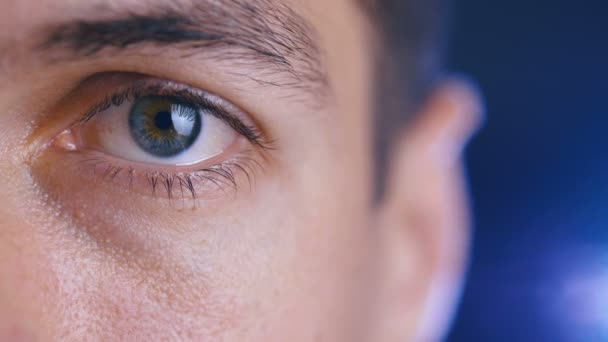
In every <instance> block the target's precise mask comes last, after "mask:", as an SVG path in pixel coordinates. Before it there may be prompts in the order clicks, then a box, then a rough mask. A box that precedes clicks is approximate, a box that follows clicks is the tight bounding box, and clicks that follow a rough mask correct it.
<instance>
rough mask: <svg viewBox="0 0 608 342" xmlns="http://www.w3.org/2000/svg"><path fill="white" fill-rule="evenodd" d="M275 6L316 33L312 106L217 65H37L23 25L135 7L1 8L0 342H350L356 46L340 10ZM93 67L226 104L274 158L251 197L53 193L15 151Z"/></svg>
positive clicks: (363, 191)
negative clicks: (269, 143) (202, 91)
mask: <svg viewBox="0 0 608 342" xmlns="http://www.w3.org/2000/svg"><path fill="white" fill-rule="evenodd" d="M252 1H254V0H252ZM260 1H261V0H260ZM102 3H104V4H105V5H101V4H102ZM284 3H285V4H286V5H287V6H289V7H290V8H293V9H294V10H295V11H296V12H298V13H300V14H301V16H302V17H303V18H304V19H306V20H307V21H308V22H310V24H311V27H312V28H314V30H315V31H316V32H315V40H316V42H317V44H318V47H319V50H320V52H321V61H322V65H323V67H324V70H326V72H327V78H328V84H329V88H328V90H327V92H328V94H329V96H328V98H329V100H328V101H327V102H326V103H325V104H324V105H322V106H321V105H311V103H310V102H309V101H298V100H297V99H298V97H297V96H287V95H288V94H287V93H286V90H285V89H283V88H281V87H269V86H260V85H259V84H257V83H256V82H252V81H251V80H241V79H239V78H238V77H237V76H235V75H234V74H235V73H233V72H232V71H234V68H238V67H239V66H234V65H232V64H230V63H224V62H223V61H222V60H219V59H218V58H214V57H209V58H204V59H197V58H185V57H184V58H183V59H182V58H181V57H180V55H179V54H173V53H172V51H171V50H168V51H167V52H166V55H162V54H159V55H156V56H150V55H147V54H144V55H138V54H130V55H127V56H126V57H123V56H121V58H113V57H111V56H110V57H104V58H100V59H91V60H88V61H87V60H84V61H71V62H70V63H56V64H53V65H47V64H45V63H43V62H41V61H42V57H41V55H40V52H34V51H32V49H31V48H32V46H34V45H35V44H34V43H33V42H35V41H36V39H37V37H36V35H38V34H40V32H41V31H40V27H45V25H47V24H49V23H50V24H59V23H62V22H63V21H65V20H70V19H72V18H80V19H87V18H92V17H97V16H102V17H103V16H104V14H102V13H103V10H102V9H103V8H104V7H105V6H111V7H115V8H122V7H124V8H129V10H125V13H126V12H137V11H138V10H140V9H141V8H142V6H143V7H146V5H144V4H142V1H139V0H137V1H136V0H133V1H127V0H124V1H123V0H114V1H111V2H100V3H99V4H95V3H93V2H92V1H85V2H83V1H80V0H73V1H68V0H19V1H17V0H14V1H13V0H8V1H7V0H4V1H3V5H4V6H3V10H2V12H0V47H2V48H1V51H7V52H10V53H7V54H6V55H5V57H4V59H3V60H2V61H0V70H1V72H0V160H1V162H0V175H1V177H0V197H1V198H2V199H3V200H2V201H3V202H2V206H1V207H0V340H17V339H19V338H23V339H28V338H31V339H35V340H183V339H185V340H204V341H212V340H218V341H298V340H301V341H341V340H343V341H356V340H360V339H363V336H364V334H365V329H366V327H365V324H360V322H366V321H367V319H366V318H367V317H365V313H366V312H369V310H368V309H369V308H368V307H367V305H366V303H367V302H368V300H370V299H369V298H368V296H369V292H367V291H366V290H368V289H367V287H366V286H367V285H369V284H366V283H365V282H364V281H362V280H363V279H366V278H367V279H369V278H373V276H371V275H370V273H369V272H368V271H369V269H368V266H370V265H368V264H367V262H369V260H370V259H372V258H371V257H370V253H372V251H371V250H372V248H373V247H372V246H373V243H372V242H371V241H373V235H372V234H371V232H370V229H369V226H368V222H369V218H368V208H369V200H370V189H371V181H370V180H371V179H370V177H371V172H370V169H371V166H372V165H371V161H370V153H371V152H370V145H371V138H370V133H371V130H370V129H369V126H370V122H371V120H370V119H371V118H370V86H371V79H372V77H371V72H370V69H371V65H372V63H371V62H370V56H371V53H370V51H369V49H370V48H369V47H370V44H368V38H367V37H368V34H369V32H368V30H367V28H366V24H365V19H364V16H363V14H362V13H360V10H359V8H358V7H357V6H356V5H355V3H354V2H352V1H350V0H332V1H326V0H300V1H296V0H293V1H287V0H284ZM108 4H109V5H108ZM131 9H132V10H131ZM248 67H249V66H245V67H244V68H245V70H238V74H240V73H245V72H246V71H247V68H248ZM107 70H119V71H129V72H140V73H144V74H150V75H152V76H155V77H161V78H169V79H175V80H176V81H178V82H184V83H188V84H194V85H197V86H200V87H201V88H208V89H207V90H209V91H212V92H215V93H218V94H219V95H221V96H223V97H225V98H229V99H231V100H234V101H235V102H237V103H238V105H240V106H242V107H245V108H246V109H247V110H248V112H251V113H253V115H254V116H255V120H256V121H257V122H261V123H262V124H263V125H264V126H265V127H266V128H267V129H268V130H269V131H271V132H272V134H273V138H275V139H276V141H277V145H278V148H277V150H276V151H273V152H272V153H273V155H272V158H273V160H274V162H273V163H272V164H271V165H270V166H268V167H266V168H265V170H264V171H263V172H261V173H260V174H259V175H257V178H256V182H255V185H254V187H253V189H252V190H251V191H247V190H245V191H241V192H239V193H238V194H237V196H235V197H234V198H231V199H230V200H225V201H221V202H217V203H219V204H217V203H216V202H213V203H216V204H213V203H210V204H209V205H208V206H203V207H202V208H198V209H197V210H192V211H187V210H186V211H178V210H172V209H168V208H159V207H158V205H157V204H156V203H155V202H154V201H148V202H145V201H143V200H139V199H138V200H133V199H132V198H130V197H129V199H122V198H118V197H116V196H115V195H113V192H111V191H106V190H105V189H104V188H103V185H98V184H82V185H78V186H73V187H65V186H62V184H63V183H62V180H61V179H56V178H54V177H55V175H57V174H58V173H53V172H50V173H49V172H48V171H47V170H48V168H51V167H52V163H51V162H46V161H43V162H38V161H37V160H36V158H33V157H32V156H36V154H35V153H32V149H36V146H34V147H32V146H31V145H30V142H31V141H32V140H31V139H30V138H31V137H32V135H34V132H36V134H42V135H44V134H45V133H44V132H45V130H44V129H42V128H47V126H53V127H55V126H59V125H60V123H61V122H59V123H56V122H55V121H53V123H52V124H51V123H49V122H51V121H50V119H48V116H49V115H50V114H49V113H47V112H48V111H51V110H50V109H49V108H54V107H53V105H52V104H54V103H55V102H58V101H60V99H61V97H62V94H64V93H65V89H68V88H70V87H71V86H73V84H74V83H75V80H77V79H79V78H80V77H82V76H86V75H83V74H90V73H93V72H97V71H107ZM290 91H291V92H293V90H290ZM295 91H297V90H295ZM294 99H296V100H294ZM59 121H61V120H59ZM41 127H42V128H41ZM55 128H57V127H55ZM40 132H42V133H40ZM65 167H66V170H67V171H65V172H66V173H69V172H70V171H69V170H72V169H70V166H69V165H67V164H66V165H65ZM57 178H61V177H60V176H57ZM67 184H69V181H68V183H67ZM55 187H57V188H61V189H62V190H61V191H57V192H54V191H52V189H54V188H55ZM82 189H85V190H87V191H85V190H82ZM88 189H90V191H89V190H88ZM134 208H135V209H134ZM370 267H371V266H370Z"/></svg>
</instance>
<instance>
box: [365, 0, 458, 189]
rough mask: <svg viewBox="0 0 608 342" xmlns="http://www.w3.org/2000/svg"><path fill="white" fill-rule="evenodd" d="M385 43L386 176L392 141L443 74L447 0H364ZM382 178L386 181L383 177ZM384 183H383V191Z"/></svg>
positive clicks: (380, 125) (379, 106) (379, 134)
mask: <svg viewBox="0 0 608 342" xmlns="http://www.w3.org/2000/svg"><path fill="white" fill-rule="evenodd" d="M361 1H363V4H362V5H363V7H364V10H365V11H366V12H369V13H371V15H372V18H373V19H372V21H373V24H374V27H375V28H376V29H377V37H379V41H380V44H379V45H380V46H379V47H378V48H377V56H376V58H375V60H376V63H377V67H376V80H375V85H376V86H375V87H374V89H375V91H374V99H375V107H374V112H375V113H374V114H375V115H374V121H375V129H374V133H375V145H376V146H375V147H376V148H375V149H374V151H375V158H376V160H375V162H376V164H377V165H378V167H377V172H378V176H379V177H378V178H376V179H384V178H385V175H386V168H387V163H388V156H389V153H390V147H391V145H392V144H391V143H392V142H393V141H394V139H395V138H396V134H397V133H398V132H399V131H400V130H401V129H402V128H403V127H404V125H405V124H406V123H407V121H408V119H410V118H411V117H412V116H413V113H414V112H416V110H417V109H419V107H420V105H421V104H422V103H423V102H424V100H425V99H426V97H427V96H428V95H429V93H430V91H431V90H432V89H433V88H434V86H435V85H436V83H437V81H438V79H439V77H440V76H441V73H442V67H443V55H444V50H445V47H446V27H447V24H446V20H447V14H448V11H449V8H448V7H449V5H450V3H449V1H448V0H361ZM381 183H383V182H381ZM383 186H384V185H383V184H380V185H379V186H378V190H379V193H378V195H380V194H382V193H383V190H384V189H383Z"/></svg>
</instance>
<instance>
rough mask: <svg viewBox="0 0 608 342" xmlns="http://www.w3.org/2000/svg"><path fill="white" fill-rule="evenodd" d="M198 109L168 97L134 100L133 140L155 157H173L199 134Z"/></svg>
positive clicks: (200, 121)
mask: <svg viewBox="0 0 608 342" xmlns="http://www.w3.org/2000/svg"><path fill="white" fill-rule="evenodd" d="M201 127H202V118H201V114H200V111H199V110H198V109H197V108H196V107H195V106H193V105H190V104H187V103H184V102H183V101H179V100H177V99H175V98H172V97H170V96H145V97H141V98H138V99H136V100H135V101H134V102H133V106H132V107H131V111H130V113H129V129H130V131H131V136H132V138H133V140H134V141H135V142H136V143H137V145H138V146H139V147H141V148H142V149H143V150H144V151H146V152H147V153H150V154H152V155H154V156H156V157H164V158H168V157H173V156H176V155H178V154H180V153H182V152H184V151H186V150H187V149H188V148H190V147H191V146H192V144H194V142H195V141H196V139H197V138H198V136H199V135H200V133H201Z"/></svg>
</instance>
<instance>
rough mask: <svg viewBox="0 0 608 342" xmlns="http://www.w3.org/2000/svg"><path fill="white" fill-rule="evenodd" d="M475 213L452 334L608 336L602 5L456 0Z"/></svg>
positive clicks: (457, 56)
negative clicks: (480, 126)
mask: <svg viewBox="0 0 608 342" xmlns="http://www.w3.org/2000/svg"><path fill="white" fill-rule="evenodd" d="M454 11H455V13H454V17H453V25H452V27H453V31H452V32H453V34H452V44H451V53H450V63H451V67H452V69H454V70H457V71H462V72H465V73H468V74H470V75H472V76H473V78H474V79H476V80H477V81H478V82H479V84H480V87H481V89H482V90H483V91H484V95H485V97H486V100H487V109H488V121H487V125H486V127H485V129H484V130H483V131H482V133H481V134H480V135H479V136H478V137H477V138H476V139H475V140H474V142H473V144H472V146H471V147H470V148H469V153H468V162H469V173H470V179H471V186H472V189H473V190H472V194H473V199H474V210H475V217H476V221H477V222H476V231H475V237H474V239H475V243H474V251H473V260H472V264H471V270H470V274H469V280H468V283H467V285H466V288H465V293H464V297H463V301H462V305H461V308H460V310H459V314H458V317H457V319H456V321H455V323H454V327H453V330H452V333H451V335H450V338H449V341H580V340H584V341H588V340H592V341H598V340H599V341H604V340H606V341H608V210H607V209H608V140H607V136H608V135H607V134H606V133H607V131H608V109H607V108H608V105H607V102H608V95H607V94H606V93H607V92H608V66H607V64H608V1H607V0H597V1H587V0H581V1H565V0H509V1H491V0H456V2H455V5H454Z"/></svg>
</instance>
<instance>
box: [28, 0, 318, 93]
mask: <svg viewBox="0 0 608 342" xmlns="http://www.w3.org/2000/svg"><path fill="white" fill-rule="evenodd" d="M163 6H165V7H163ZM104 10H106V11H108V12H111V13H122V14H117V15H116V18H114V19H104V20H97V21H89V20H75V21H71V22H66V23H62V24H59V25H55V26H52V27H49V28H45V30H44V32H45V34H43V35H42V37H43V39H42V42H41V43H40V44H39V45H38V49H39V50H40V51H41V52H44V53H45V55H53V53H52V52H56V53H55V54H54V55H55V59H56V60H57V61H61V62H63V61H65V60H66V59H67V60H69V59H82V58H89V57H95V56H102V55H103V54H104V53H112V52H121V51H130V50H132V49H134V48H136V47H141V46H143V45H146V46H155V47H156V48H159V50H161V51H163V50H164V51H166V49H177V50H179V51H183V52H184V55H185V56H191V55H196V54H199V53H201V54H205V55H206V56H211V57H210V58H212V59H213V58H215V59H218V60H221V61H234V62H236V63H244V64H245V65H246V66H247V67H252V68H253V70H254V71H253V73H249V74H248V75H247V76H248V77H250V78H251V79H253V80H254V81H256V82H257V83H259V84H261V85H264V86H277V87H289V88H296V89H299V90H305V91H307V92H309V93H312V94H314V95H316V96H323V94H326V93H328V92H327V90H328V89H327V88H328V87H329V86H328V83H329V82H328V80H327V75H326V72H325V69H324V66H323V64H322V56H321V55H322V54H321V51H320V49H319V46H318V42H317V39H316V37H317V34H316V31H315V30H314V28H313V26H312V25H311V24H310V23H309V22H308V21H306V19H305V18H304V17H302V16H301V15H300V14H299V13H297V12H296V11H295V10H294V9H293V8H292V7H291V6H288V5H287V4H285V3H284V2H283V1H281V0H197V1H196V2H187V3H182V2H181V1H177V2H172V3H171V5H170V7H168V6H166V5H161V4H159V5H156V7H155V5H149V6H147V7H146V12H145V13H144V14H141V13H129V14H127V15H125V14H124V13H125V12H126V11H125V10H124V9H121V10H117V9H109V8H107V7H106V8H104ZM127 13H128V12H127ZM210 53H211V55H210ZM57 56H59V57H57Z"/></svg>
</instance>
